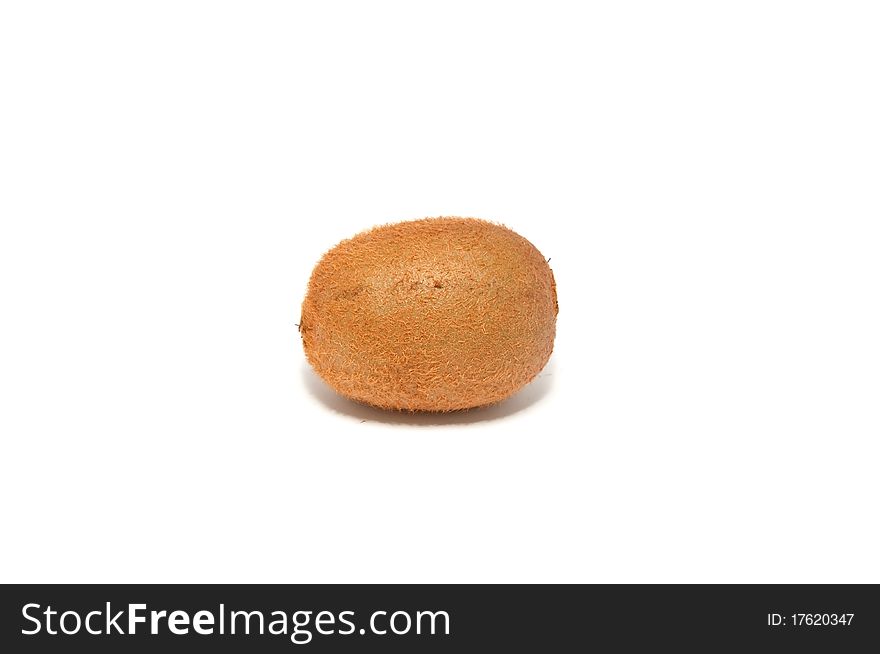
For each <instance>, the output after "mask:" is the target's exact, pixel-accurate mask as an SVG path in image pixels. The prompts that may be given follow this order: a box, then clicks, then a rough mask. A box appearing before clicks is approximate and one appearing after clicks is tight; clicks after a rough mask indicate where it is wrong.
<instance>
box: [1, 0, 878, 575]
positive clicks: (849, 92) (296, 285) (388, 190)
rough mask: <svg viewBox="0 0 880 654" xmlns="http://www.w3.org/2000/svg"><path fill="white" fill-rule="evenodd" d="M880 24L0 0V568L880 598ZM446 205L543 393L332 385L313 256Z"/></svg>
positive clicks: (753, 10)
mask: <svg viewBox="0 0 880 654" xmlns="http://www.w3.org/2000/svg"><path fill="white" fill-rule="evenodd" d="M876 7H877V5H876V3H869V2H866V3H855V2H842V3H841V2H824V3H820V2H766V1H764V2H736V3H733V2H731V3H719V2H715V3H706V2H671V3H657V2H642V3H637V2H607V3H606V2H603V3H571V4H566V3H559V2H555V3H554V2H533V3H527V4H519V3H512V2H504V3H487V2H473V1H468V2H458V3H456V2H448V1H447V2H442V3H441V2H437V3H422V2H400V3H387V2H378V3H377V2H370V3H366V2H351V3H333V2H323V3H293V2H279V3H269V2H238V3H230V2H203V3H196V2H150V3H119V2H105V3H95V2H84V3H67V2H59V3H54V4H53V3H43V2H20V3H16V2H10V3H4V5H3V8H2V10H0V94H2V102H0V220H2V223H0V224H2V227H0V311H2V320H0V433H2V456H0V466H2V470H0V473H2V474H0V502H2V524H3V528H2V532H3V533H2V539H0V548H2V557H0V579H2V580H3V581H28V582H48V581H90V582H99V581H100V582H104V581H110V582H121V581H126V582H145V581H147V582H154V581H170V582H199V581H201V582H204V581H210V582H220V581H235V582H238V581H249V582H269V581H279V582H281V581H284V582H343V581H345V582H447V581H448V582H452V581H460V582H521V581H529V582H531V581H543V582H576V581H577V582H660V581H665V582H709V581H712V582H721V581H724V582H808V581H812V582H816V581H821V582H831V581H834V582H860V581H873V582H880V557H878V556H877V553H878V551H880V534H878V517H877V516H878V497H880V481H878V475H877V470H878V467H880V466H878V455H880V445H878V442H880V440H878V439H880V409H878V404H880V402H878V401H880V301H878V300H880V289H878V286H880V258H878V252H880V38H878V34H880V15H878V9H877V8H876ZM436 215H465V216H478V217H483V218H487V219H491V220H496V221H501V222H504V223H505V224H507V225H508V226H510V227H511V228H513V229H515V230H516V231H518V232H520V233H522V234H523V235H524V236H526V237H527V238H528V239H530V240H531V241H532V242H533V243H535V245H537V247H538V248H539V249H540V250H541V251H542V252H543V253H544V254H545V255H546V256H548V257H552V262H551V265H552V266H553V268H554V271H555V274H556V278H557V281H558V289H559V304H560V314H559V323H558V339H557V344H556V351H555V353H554V355H553V358H552V361H551V363H550V365H549V366H548V368H547V369H546V371H545V375H544V376H542V377H541V378H540V379H539V380H538V381H537V382H536V383H535V384H534V385H532V386H531V387H529V388H528V389H527V390H525V391H524V392H523V394H522V395H521V396H518V397H517V398H515V399H513V400H511V401H510V402H508V403H507V404H503V405H500V406H499V407H496V408H494V409H490V410H487V411H483V412H478V413H472V414H467V415H464V416H462V415H456V416H452V417H450V418H407V417H406V416H400V415H394V414H382V413H380V412H377V411H372V410H368V409H364V408H360V407H358V406H356V405H352V404H350V403H348V402H346V401H343V400H339V399H337V398H335V397H334V396H333V395H332V393H330V392H329V391H327V390H326V389H325V388H324V387H323V386H322V384H321V383H320V382H319V381H317V380H316V379H315V378H314V377H313V375H312V374H311V373H310V372H309V371H308V369H307V366H306V363H305V359H304V356H303V354H302V349H301V346H300V341H299V337H298V334H297V330H296V327H295V325H294V323H296V322H298V320H299V305H300V302H301V301H302V297H303V294H304V292H305V287H306V283H307V280H308V275H309V273H310V271H311V269H312V266H313V265H314V264H315V263H316V262H317V260H318V258H319V257H320V255H321V254H322V253H323V252H324V251H325V250H327V249H328V248H330V247H331V246H333V245H334V244H335V243H336V242H337V241H339V240H340V239H342V238H346V237H349V236H351V235H352V234H354V233H355V232H357V231H360V230H362V229H365V228H368V227H370V226H372V225H374V224H377V223H383V222H389V221H395V220H403V219H410V218H420V217H424V216H436Z"/></svg>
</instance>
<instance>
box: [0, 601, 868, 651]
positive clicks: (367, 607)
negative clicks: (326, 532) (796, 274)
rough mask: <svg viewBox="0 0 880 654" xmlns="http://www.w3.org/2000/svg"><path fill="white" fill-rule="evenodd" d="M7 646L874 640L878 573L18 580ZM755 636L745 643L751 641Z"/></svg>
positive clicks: (764, 644) (836, 645) (394, 646)
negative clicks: (536, 579) (818, 578)
mask: <svg viewBox="0 0 880 654" xmlns="http://www.w3.org/2000/svg"><path fill="white" fill-rule="evenodd" d="M0 592H2V604H0V611H2V615H0V618H2V634H0V651H3V652H56V651H59V652H62V651H88V652H123V651H124V652H130V651H161V652H163V653H171V652H192V651H211V652H240V651H247V652H285V651H286V652H295V651H306V652H358V651H383V652H453V651H455V652H462V651H539V652H540V651H548V652H551V651H552V652H555V651H582V650H586V649H589V648H592V647H595V646H601V647H602V648H613V649H614V650H620V651H636V649H639V651H644V646H645V645H646V644H653V646H654V647H652V648H650V649H649V650H648V651H654V649H656V650H657V651H700V652H705V651H715V650H717V649H718V648H720V647H724V648H725V649H726V648H728V647H741V648H743V649H742V650H741V651H764V650H765V649H768V650H769V649H772V650H775V651H794V650H797V651H814V650H815V651H829V652H830V651H834V652H848V651H867V650H866V649H865V648H866V647H874V648H876V647H877V646H878V643H880V618H878V616H880V594H878V587H877V586H873V585H787V586H779V585H777V586H771V585H727V586H724V585H667V586H663V585H608V586H602V585H599V586H583V585H565V586H558V585H493V586H468V585H440V586H436V585H430V586H428V585H301V586H297V585H193V586H187V585H22V586H16V585H9V586H3V587H2V588H0ZM746 648H747V649H746Z"/></svg>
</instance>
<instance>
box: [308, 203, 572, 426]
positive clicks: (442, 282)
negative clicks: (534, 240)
mask: <svg viewBox="0 0 880 654" xmlns="http://www.w3.org/2000/svg"><path fill="white" fill-rule="evenodd" d="M558 310H559V309H558V305H557V302H556V284H555V282H554V279H553V272H552V271H551V270H550V267H549V266H548V265H547V262H546V261H545V259H544V257H543V256H542V255H541V253H540V252H538V250H537V249H536V248H535V246H534V245H532V244H531V243H529V242H528V241H527V240H526V239H524V238H523V237H522V236H520V235H519V234H516V233H515V232H513V231H511V230H509V229H507V228H506V227H503V226H501V225H496V224H494V223H490V222H486V221H484V220H477V219H475V218H426V219H424V220H414V221H410V222H403V223H397V224H393V225H384V226H381V227H376V228H374V229H372V230H370V231H367V232H363V233H361V234H358V235H357V236H355V237H354V238H351V239H348V240H345V241H342V242H341V243H340V244H339V245H337V246H336V247H335V248H333V249H332V250H330V251H329V252H328V253H327V254H325V255H324V257H323V258H322V259H321V260H320V261H319V262H318V265H317V266H316V267H315V269H314V271H313V272H312V277H311V279H310V280H309V288H308V292H307V294H306V298H305V301H304V302H303V305H302V320H301V323H300V332H301V334H302V340H303V348H304V349H305V353H306V357H307V358H308V360H309V363H310V364H311V365H312V367H313V368H314V369H315V371H316V372H317V373H318V374H319V375H320V376H321V377H322V378H323V379H324V381H326V382H327V383H328V384H329V385H330V386H331V387H332V388H333V389H335V390H336V391H337V392H339V393H341V394H342V395H345V396H346V397H349V398H351V399H353V400H357V401H359V402H363V403H366V404H371V405H373V406H377V407H381V408H384V409H400V410H407V411H455V410H458V409H467V408H473V407H478V406H484V405H487V404H493V403H495V402H498V401H500V400H503V399H505V398H507V397H509V396H510V395H512V394H513V393H515V392H516V391H518V390H519V389H520V388H522V387H523V386H525V385H526V384H528V383H529V382H530V381H531V380H532V379H533V378H534V377H535V376H536V375H537V374H538V373H539V372H540V371H541V369H542V368H543V367H544V365H545V364H546V363H547V360H548V359H549V358H550V353H551V352H552V350H553V339H554V337H555V334H556V314H557V313H558Z"/></svg>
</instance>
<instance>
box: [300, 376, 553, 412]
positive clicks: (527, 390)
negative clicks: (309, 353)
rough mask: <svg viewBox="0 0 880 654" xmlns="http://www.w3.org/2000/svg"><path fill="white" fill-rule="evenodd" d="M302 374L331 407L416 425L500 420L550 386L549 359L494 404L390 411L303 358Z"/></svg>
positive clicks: (534, 400) (309, 387) (314, 393)
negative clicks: (342, 387) (347, 390)
mask: <svg viewBox="0 0 880 654" xmlns="http://www.w3.org/2000/svg"><path fill="white" fill-rule="evenodd" d="M302 375H303V382H304V384H305V386H306V389H307V390H308V391H309V393H311V395H312V397H314V398H315V399H316V400H318V402H320V403H321V404H323V405H324V406H325V407H327V408H328V409H330V410H331V411H334V412H336V413H340V414H342V415H345V416H348V417H350V418H354V419H356V420H359V421H360V422H382V423H385V424H389V425H414V426H419V427H426V426H433V425H468V424H473V423H477V422H485V421H487V420H501V419H502V418H507V417H509V416H512V415H513V414H515V413H520V412H521V411H525V410H526V409H528V408H529V407H530V406H532V405H533V404H535V403H537V402H539V401H540V400H541V399H542V398H543V397H544V396H545V395H547V393H548V392H550V388H551V386H552V385H553V360H552V359H551V360H550V361H549V362H548V363H547V365H546V366H545V367H544V369H543V370H542V371H541V372H540V373H538V376H537V377H535V379H533V380H532V381H531V382H530V383H529V384H527V385H526V386H525V387H523V388H522V389H521V390H520V391H519V392H518V393H516V394H515V395H513V396H512V397H509V398H507V399H506V400H503V401H502V402H499V403H497V404H491V405H489V406H485V407H479V408H476V409H462V410H460V411H450V412H448V413H437V412H432V411H415V412H410V411H394V410H390V409H379V408H376V407H373V406H369V405H367V404H361V403H359V402H355V401H353V400H349V399H348V398H346V397H343V396H342V395H339V394H338V393H337V392H336V391H334V390H333V389H332V388H330V387H329V386H328V385H327V384H326V383H324V381H323V380H322V379H321V378H320V377H318V375H317V374H316V373H315V371H314V370H312V368H311V366H309V364H308V363H306V362H303V368H302Z"/></svg>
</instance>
